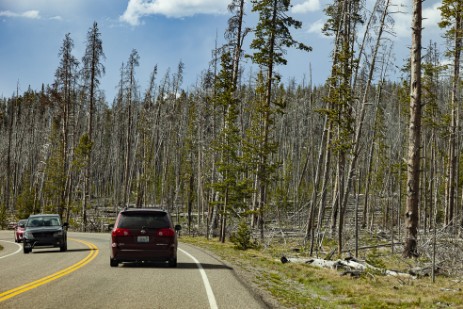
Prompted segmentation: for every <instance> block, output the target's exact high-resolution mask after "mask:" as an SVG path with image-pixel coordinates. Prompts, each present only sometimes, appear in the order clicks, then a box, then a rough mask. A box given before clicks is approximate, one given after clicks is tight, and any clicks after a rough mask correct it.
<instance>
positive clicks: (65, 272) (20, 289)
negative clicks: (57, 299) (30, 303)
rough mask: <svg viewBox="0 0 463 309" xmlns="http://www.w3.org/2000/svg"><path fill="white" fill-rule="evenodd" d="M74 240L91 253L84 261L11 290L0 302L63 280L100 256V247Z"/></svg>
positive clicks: (2, 295) (4, 294)
mask: <svg viewBox="0 0 463 309" xmlns="http://www.w3.org/2000/svg"><path fill="white" fill-rule="evenodd" d="M72 240H74V241H77V242H80V243H82V244H84V245H86V246H87V247H88V248H89V249H90V253H89V254H88V255H87V256H86V257H85V258H84V259H82V260H80V261H79V262H77V263H76V264H74V265H71V266H69V267H68V268H65V269H63V270H60V271H58V272H56V273H54V274H51V275H49V276H46V277H43V278H41V279H39V280H36V281H33V282H30V283H26V284H24V285H21V286H18V287H17V288H14V289H11V290H8V291H5V292H2V293H0V302H2V301H5V300H7V299H10V298H12V297H14V296H16V295H19V294H21V293H24V292H27V291H29V290H32V289H35V288H37V287H39V286H41V285H44V284H46V283H48V282H50V281H53V280H56V279H58V278H61V277H63V276H66V275H68V274H70V273H72V272H74V271H76V270H78V269H79V268H81V267H83V266H85V265H86V264H88V263H90V262H91V261H92V260H93V259H95V258H96V256H97V255H98V247H97V246H95V245H94V244H92V243H91V242H87V241H83V240H80V239H72Z"/></svg>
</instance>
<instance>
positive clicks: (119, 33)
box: [0, 0, 445, 103]
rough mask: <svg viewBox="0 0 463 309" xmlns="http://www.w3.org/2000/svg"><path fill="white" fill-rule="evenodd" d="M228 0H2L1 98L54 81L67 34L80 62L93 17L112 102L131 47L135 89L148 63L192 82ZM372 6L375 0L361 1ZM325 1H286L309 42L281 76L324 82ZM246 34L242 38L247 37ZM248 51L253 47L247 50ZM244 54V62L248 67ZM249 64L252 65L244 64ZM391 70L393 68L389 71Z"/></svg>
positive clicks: (430, 33)
mask: <svg viewBox="0 0 463 309" xmlns="http://www.w3.org/2000/svg"><path fill="white" fill-rule="evenodd" d="M392 1H393V3H394V6H393V7H392V9H391V11H393V12H394V13H392V14H391V16H392V17H393V18H394V20H395V23H394V29H393V33H394V35H389V39H390V40H391V42H393V46H394V47H393V48H394V49H393V51H394V55H395V61H394V66H395V67H401V66H402V65H403V60H404V59H405V58H406V57H408V55H409V46H410V42H411V30H410V26H411V14H410V11H411V1H409V0H392ZM229 2H230V0H65V1H64V0H0V41H1V43H0V98H2V97H3V98H5V97H6V98H8V97H11V96H13V95H14V94H15V93H16V90H17V89H18V90H19V93H20V94H21V93H23V92H24V91H26V90H27V89H28V88H29V87H30V88H31V89H32V90H40V89H41V87H42V84H45V85H47V84H52V83H53V81H54V75H55V71H56V69H57V67H58V66H59V60H60V59H59V55H58V54H59V50H60V48H61V46H62V43H63V40H64V38H65V35H66V34H68V33H69V34H70V36H71V38H72V39H73V41H74V49H73V55H74V56H75V57H76V58H77V59H78V60H79V61H81V59H82V56H83V54H84V51H85V47H86V46H85V45H86V36H87V32H88V31H89V29H90V28H91V27H92V25H93V22H97V23H98V27H99V30H100V32H101V39H102V41H103V50H104V53H105V56H106V57H105V59H103V60H102V63H103V65H104V66H105V69H106V73H105V74H104V75H103V76H102V77H101V78H100V80H101V83H100V90H102V91H104V93H105V96H106V100H107V101H108V102H109V103H111V102H112V101H113V99H114V96H115V94H116V93H117V89H116V88H117V85H118V82H119V79H120V68H121V66H122V64H123V63H126V62H127V60H128V58H129V56H130V53H131V51H132V50H133V49H135V50H137V52H138V54H139V56H140V61H139V63H140V65H139V67H137V68H136V73H135V74H136V79H137V83H138V85H139V86H140V91H142V92H143V91H144V89H146V87H147V85H148V81H149V77H150V74H151V72H152V71H153V68H154V67H155V66H157V67H158V75H157V80H158V81H159V80H160V79H162V78H163V77H164V75H165V74H167V73H168V72H170V73H171V74H173V73H175V72H176V70H177V66H178V64H179V62H180V61H181V62H183V63H184V65H185V68H184V80H183V84H182V88H183V89H185V90H188V89H191V88H192V87H195V85H197V84H198V82H199V79H200V76H201V74H202V73H203V72H205V71H206V70H207V69H208V68H209V66H210V61H211V59H212V51H213V49H214V48H215V46H216V45H219V46H220V45H221V44H222V43H223V42H224V31H225V29H226V27H227V21H228V19H229V18H230V13H229V12H228V11H227V6H228V4H229ZM249 2H250V1H247V9H246V14H247V15H246V17H245V23H246V26H247V27H253V26H254V25H255V22H256V16H255V15H253V14H252V13H251V12H250V4H249ZM366 2H367V3H368V4H370V5H371V4H372V3H373V0H366ZM329 3H331V1H326V0H292V1H291V4H292V8H291V10H290V12H288V14H289V15H290V16H292V17H293V18H295V19H297V20H299V21H301V22H302V28H301V29H294V30H292V35H293V38H294V39H296V40H298V41H301V42H303V43H305V44H306V45H309V46H311V47H312V48H313V51H312V52H310V53H306V52H302V51H299V50H293V49H291V50H288V52H287V54H286V59H287V61H288V63H287V65H286V66H279V67H278V68H277V70H278V71H279V72H280V74H281V75H282V78H283V81H289V80H295V81H296V82H298V83H301V84H302V83H304V84H307V83H308V82H309V80H310V81H311V82H312V83H313V84H314V85H317V84H323V83H324V82H325V81H326V78H327V77H328V74H329V69H330V65H331V63H330V52H331V48H332V38H330V37H326V36H324V35H323V34H322V33H321V27H322V25H323V23H324V21H325V20H326V16H325V15H324V12H323V9H324V8H325V7H326V6H327V4H329ZM440 5H441V0H425V1H424V3H423V8H424V10H423V16H424V18H425V19H424V21H423V26H424V29H425V31H424V34H423V45H426V44H427V43H426V42H429V41H430V40H433V41H436V42H442V35H443V31H442V30H441V29H439V28H438V27H437V23H438V22H439V20H440V11H439V10H438V9H437V8H438V7H439V6H440ZM251 39H252V36H248V37H247V41H248V42H247V43H249V42H250V40H251ZM440 46H441V47H442V48H445V46H442V44H440ZM245 53H252V50H249V49H247V50H245ZM249 61H250V60H247V63H245V65H246V66H247V67H251V64H250V62H249ZM249 70H251V69H249ZM391 76H394V72H391Z"/></svg>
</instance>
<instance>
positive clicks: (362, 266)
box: [280, 256, 416, 279]
mask: <svg viewBox="0 0 463 309" xmlns="http://www.w3.org/2000/svg"><path fill="white" fill-rule="evenodd" d="M280 260H281V262H282V263H300V264H310V265H312V266H315V267H319V268H329V269H335V270H344V272H343V273H342V275H346V274H351V276H354V275H355V276H356V277H358V276H359V275H360V274H361V273H363V272H366V271H368V270H371V271H375V272H379V273H381V274H384V275H386V276H394V277H401V278H409V279H416V276H415V275H413V274H410V273H403V272H398V271H395V270H388V269H382V268H378V267H375V266H373V265H370V264H368V263H367V262H365V261H359V260H357V259H355V258H352V257H349V258H346V259H344V260H341V259H338V260H335V261H330V260H324V259H318V258H311V259H302V258H287V257H285V256H283V257H282V258H281V259H280Z"/></svg>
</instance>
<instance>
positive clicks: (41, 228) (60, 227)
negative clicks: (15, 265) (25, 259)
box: [23, 214, 68, 253]
mask: <svg viewBox="0 0 463 309" xmlns="http://www.w3.org/2000/svg"><path fill="white" fill-rule="evenodd" d="M67 227H68V224H67V223H64V224H63V223H61V218H60V216H59V215H56V214H39V215H31V216H29V218H28V219H27V223H26V229H25V231H24V238H23V250H24V253H29V252H31V251H32V249H33V248H38V247H52V248H53V247H59V248H60V251H62V252H63V251H66V250H67V249H68V242H67Z"/></svg>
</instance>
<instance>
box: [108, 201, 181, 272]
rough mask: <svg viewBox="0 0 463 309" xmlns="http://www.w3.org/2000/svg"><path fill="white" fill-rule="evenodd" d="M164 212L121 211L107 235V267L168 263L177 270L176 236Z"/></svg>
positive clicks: (157, 210)
mask: <svg viewBox="0 0 463 309" xmlns="http://www.w3.org/2000/svg"><path fill="white" fill-rule="evenodd" d="M180 229H181V226H180V225H175V226H174V225H173V224H172V220H171V218H170V215H169V213H168V212H167V211H165V210H162V209H154V208H129V209H125V210H123V211H121V212H120V213H119V215H118V216H117V219H116V223H115V225H114V228H113V230H112V231H111V242H110V265H111V267H117V266H118V265H119V263H121V262H168V263H169V266H171V267H176V266H177V232H176V231H178V230H180Z"/></svg>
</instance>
